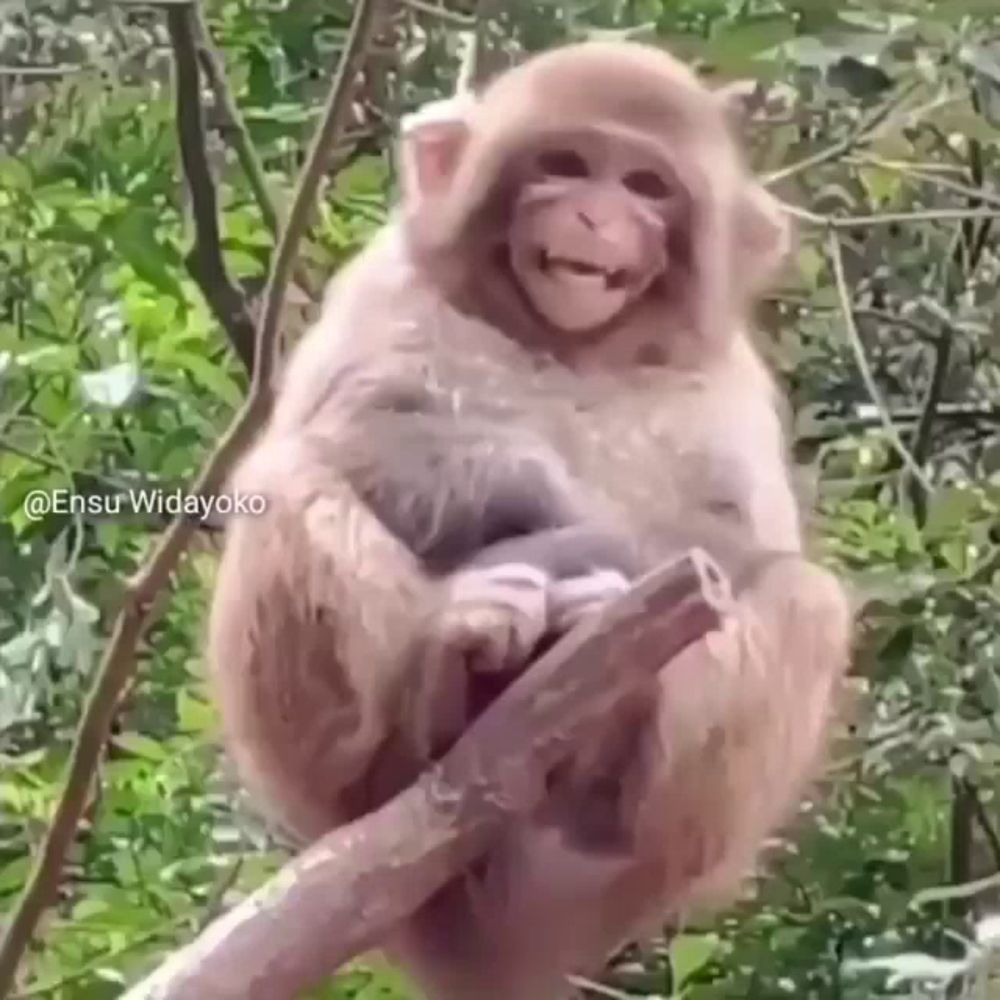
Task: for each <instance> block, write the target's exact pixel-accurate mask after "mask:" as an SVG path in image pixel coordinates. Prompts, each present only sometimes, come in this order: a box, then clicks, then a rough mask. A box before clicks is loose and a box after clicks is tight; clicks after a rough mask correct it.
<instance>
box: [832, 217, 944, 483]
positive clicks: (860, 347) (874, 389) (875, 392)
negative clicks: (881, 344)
mask: <svg viewBox="0 0 1000 1000" xmlns="http://www.w3.org/2000/svg"><path fill="white" fill-rule="evenodd" d="M827 244H828V247H829V252H830V262H831V264H832V266H833V276H834V279H835V281H836V285H837V294H838V296H839V298H840V309H841V314H842V315H843V317H844V329H845V331H846V333H847V339H848V341H849V343H850V345H851V350H852V351H853V352H854V358H855V361H856V362H857V365H858V370H859V372H860V373H861V378H862V380H863V381H864V383H865V388H866V389H867V390H868V395H869V397H870V398H871V401H872V403H873V404H874V405H875V407H876V408H877V409H878V412H879V417H880V419H881V423H882V427H883V429H884V430H885V433H886V436H887V437H888V439H889V443H890V444H891V445H892V447H893V448H894V449H895V451H896V453H897V454H898V455H899V457H900V459H901V460H902V462H903V465H905V466H906V468H907V469H909V470H910V472H911V473H912V474H913V477H914V479H915V480H916V481H917V482H918V483H920V485H921V486H922V487H923V488H924V489H925V490H926V491H927V492H928V493H929V492H931V489H932V488H931V483H930V481H929V480H928V479H927V477H926V475H924V471H923V469H921V468H920V466H919V465H918V464H917V462H916V460H915V459H914V458H913V456H912V455H911V454H910V452H909V450H908V449H907V447H906V445H905V444H904V443H903V439H902V438H901V437H900V436H899V431H898V430H896V425H895V424H894V423H893V422H892V417H890V416H889V410H888V408H887V406H886V404H885V400H883V398H882V393H881V392H880V391H879V388H878V385H877V384H876V382H875V377H874V375H873V374H872V370H871V368H870V366H869V364H868V358H867V357H866V356H865V348H864V344H862V343H861V337H860V336H859V335H858V328H857V327H856V326H855V324H854V314H853V313H852V311H851V296H850V292H849V291H848V288H847V279H846V278H845V277H844V257H843V251H842V250H841V249H840V238H839V237H838V235H837V233H836V232H831V233H830V235H829V238H828V240H827Z"/></svg>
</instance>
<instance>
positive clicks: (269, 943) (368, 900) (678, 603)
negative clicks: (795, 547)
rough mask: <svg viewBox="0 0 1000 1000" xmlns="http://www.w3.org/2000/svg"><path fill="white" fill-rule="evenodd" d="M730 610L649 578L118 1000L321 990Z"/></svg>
mask: <svg viewBox="0 0 1000 1000" xmlns="http://www.w3.org/2000/svg"><path fill="white" fill-rule="evenodd" d="M730 601H731V598H730V595H729V588H728V585H727V583H726V581H725V579H724V578H723V576H722V574H721V571H720V570H719V569H718V568H716V567H715V564H714V563H712V562H711V561H710V560H709V559H708V557H707V556H705V555H704V553H701V552H698V551H695V552H692V553H690V554H689V555H688V556H685V557H683V558H681V559H679V560H677V561H675V562H673V563H671V564H669V565H667V566H664V567H662V568H661V569H659V570H656V571H654V572H653V573H651V574H650V575H649V576H647V577H646V578H645V579H644V580H643V581H641V582H640V583H639V584H637V585H636V586H635V587H634V588H633V589H632V590H631V591H630V592H629V593H628V594H626V595H624V596H623V597H622V598H620V599H619V600H618V601H616V602H614V603H613V604H612V605H610V606H609V607H607V608H605V609H604V610H603V611H602V612H601V613H600V614H597V615H595V616H594V617H593V619H591V620H589V621H585V622H584V623H582V624H581V625H579V626H578V627H577V628H575V629H574V630H573V631H572V632H570V633H569V634H568V635H567V636H565V637H564V638H563V639H561V640H560V641H559V642H558V643H556V645H555V646H553V647H552V649H550V650H549V651H548V652H547V653H545V654H544V655H542V656H541V657H539V659H538V660H537V661H536V662H535V663H534V664H533V665H532V667H531V668H530V669H529V670H528V671H527V672H526V673H525V674H523V675H522V676H521V677H520V678H518V680H517V681H516V682H515V683H514V684H512V685H511V686H510V688H508V689H507V691H505V692H504V694H503V695H501V697H500V698H498V699H497V701H496V702H494V703H493V705H491V706H490V708H489V709H488V710H487V711H486V712H484V713H483V715H482V716H480V718H479V719H477V720H476V722H475V723H474V724H473V725H472V726H471V727H470V729H469V730H468V731H467V732H466V733H465V734H464V735H463V737H462V738H461V739H460V740H459V741H458V743H456V744H455V746H454V747H453V748H452V749H451V750H450V751H449V752H448V753H447V754H446V755H445V757H444V758H443V759H442V760H441V761H440V763H439V764H437V765H435V766H434V767H433V768H432V769H431V770H430V771H428V772H426V773H425V774H424V775H422V776H421V778H420V779H418V781H417V782H416V783H415V784H414V785H413V786H411V787H410V788H409V789H407V790H406V791H404V792H403V793H401V794H400V795H398V796H397V797H396V798H395V799H393V800H391V801H390V802H388V803H387V804H386V805H385V806H383V807H382V808H381V809H379V810H377V811H376V812H374V813H371V814H369V815H368V816H366V817H364V818H363V819H361V820H358V821H357V822H355V823H353V824H351V825H349V826H346V827H342V828H341V829H340V830H337V831H334V832H333V833H330V834H328V835H327V836H325V837H323V838H322V839H321V840H319V841H318V842H317V843H316V844H314V845H313V846H312V847H310V848H308V849H307V850H306V851H304V852H303V853H302V854H301V855H299V857H298V858H296V859H295V860H293V861H292V862H290V863H289V864H288V865H287V866H286V867H285V868H284V869H283V870H282V871H281V872H280V873H279V874H278V875H277V876H276V877H275V878H274V879H272V880H271V881H270V882H269V883H268V884H267V885H265V886H264V887H263V888H262V889H260V890H258V891H257V892H256V893H254V895H253V896H251V897H250V898H249V899H247V900H246V901H244V902H243V903H241V904H240V905H239V906H237V907H236V908H235V909H234V910H232V911H231V912H230V913H229V914H227V915H226V916H225V917H223V918H222V919H221V920H219V921H217V922H216V923H215V924H214V925H213V926H212V927H210V928H209V930H208V931H207V933H206V934H204V935H202V937H201V938H199V939H198V940H196V941H195V942H194V943H193V944H191V945H189V946H187V947H186V948H184V949H182V950H181V951H180V952H178V953H176V954H175V955H174V956H173V957H172V958H171V959H169V960H168V961H167V962H166V964H164V965H163V966H162V967H161V968H160V969H159V970H158V971H157V972H155V973H154V974H153V975H152V976H150V977H149V978H148V979H146V980H144V981H143V982H141V983H140V984H138V985H137V986H135V987H134V988H133V989H132V990H130V991H129V992H128V993H127V994H126V996H125V998H124V1000H187V998H190V997H197V998H198V1000H237V998H240V1000H286V998H289V1000H290V998H292V997H295V996H298V995H299V991H301V990H303V989H306V988H309V987H311V986H314V985H316V984H317V983H318V982H320V981H321V980H322V979H323V978H324V977H325V976H327V975H329V974H331V973H332V972H333V971H334V970H335V969H336V968H337V967H338V966H339V965H342V964H343V963H344V962H346V961H348V960H349V959H350V958H352V957H353V956H354V955H356V954H358V953H360V952H362V951H365V950H367V949H369V948H371V947H373V946H374V945H376V944H377V943H378V942H379V941H381V940H382V939H384V937H385V935H386V932H387V931H389V930H390V929H391V928H392V927H394V926H395V925H396V924H398V923H399V922H400V921H401V920H403V919H405V918H406V917H407V916H409V914H411V913H412V912H413V911H414V910H415V909H416V908H417V907H418V906H420V905H421V904H422V903H423V902H424V901H425V900H426V899H427V898H428V897H429V896H430V895H431V894H432V893H433V892H435V891H436V890H437V889H439V888H440V887H441V886H442V885H443V884H444V883H445V882H446V881H447V880H448V879H449V878H451V877H452V876H453V875H454V874H455V873H457V872H458V871H459V870H460V869H461V867H463V866H464V865H465V864H467V863H468V862H469V861H470V860H472V859H473V858H475V857H476V856H477V855H479V854H480V853H482V851H483V849H484V848H485V847H487V846H488V844H489V842H490V840H491V838H492V837H493V836H495V835H496V833H497V832H498V830H499V829H500V828H501V826H502V824H503V822H504V820H506V819H508V818H510V817H511V816H513V815H517V814H523V813H524V812H526V811H528V810H530V809H531V808H532V807H533V806H534V805H535V804H536V803H537V802H538V800H539V798H540V796H541V795H542V794H543V793H544V788H545V775H546V773H547V772H548V771H549V770H550V769H551V768H552V767H553V766H554V765H555V764H557V763H558V762H559V761H560V760H561V759H562V758H563V757H564V756H565V755H566V753H567V752H569V750H570V749H571V748H572V747H573V746H576V745H579V743H581V742H582V741H585V740H587V739H589V738H594V737H595V735H596V734H597V733H599V732H600V730H601V727H602V725H603V723H604V721H605V720H606V719H607V718H608V717H609V716H610V715H614V714H615V713H616V711H617V710H618V709H619V708H620V705H621V703H622V702H623V701H628V700H631V699H633V698H637V697H640V698H648V697H649V687H650V685H651V684H655V677H656V674H657V672H658V671H659V670H661V669H664V670H669V669H670V661H671V660H672V659H673V658H674V657H675V656H676V655H677V654H678V653H679V652H680V651H681V650H682V649H684V648H685V647H686V646H688V645H689V644H690V643H691V642H694V641H696V640H697V639H699V638H701V637H702V636H704V635H705V634H706V633H707V632H709V631H711V630H712V629H714V628H717V627H718V626H719V624H720V621H721V619H722V617H723V616H724V615H725V614H726V613H727V611H728V610H729V608H730V607H731V604H730ZM676 735H677V738H678V740H679V741H682V740H683V734H676ZM283 928H285V929H287V932H285V931H284V930H283Z"/></svg>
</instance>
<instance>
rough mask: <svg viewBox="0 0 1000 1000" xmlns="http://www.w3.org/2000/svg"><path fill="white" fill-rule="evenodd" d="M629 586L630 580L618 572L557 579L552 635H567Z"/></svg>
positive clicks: (552, 596) (551, 608) (551, 611)
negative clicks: (579, 622)
mask: <svg viewBox="0 0 1000 1000" xmlns="http://www.w3.org/2000/svg"><path fill="white" fill-rule="evenodd" d="M629 587H631V583H630V582H629V580H628V578H627V577H626V576H625V575H624V574H622V573H619V572H618V570H614V569H600V570H594V571H593V572H590V573H586V574H583V575H581V576H573V577H569V578H568V579H565V580H557V581H556V582H555V583H553V584H552V586H551V588H550V591H549V625H548V630H549V632H550V633H553V634H555V635H557V636H558V635H564V634H565V633H566V632H568V631H569V630H570V629H571V628H572V627H573V626H574V625H576V623H577V622H578V621H580V619H581V618H584V617H585V616H586V615H589V614H593V613H594V612H596V611H599V610H600V609H601V608H602V607H604V605H605V604H607V603H608V602H609V601H613V600H614V599H615V598H616V597H620V596H621V595H622V594H624V593H625V591H626V590H628V589H629Z"/></svg>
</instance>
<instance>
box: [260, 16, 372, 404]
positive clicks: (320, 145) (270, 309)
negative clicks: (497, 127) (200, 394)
mask: <svg viewBox="0 0 1000 1000" xmlns="http://www.w3.org/2000/svg"><path fill="white" fill-rule="evenodd" d="M385 3H386V0H358V3H357V5H356V6H355V8H354V18H353V20H352V22H351V28H350V33H349V35H348V38H347V41H346V43H345V45H344V51H343V52H342V53H341V56H340V63H339V65H338V66H337V75H336V77H335V79H334V81H333V85H332V88H331V90H330V96H329V98H328V99H327V102H326V105H325V106H324V108H323V117H322V119H321V121H320V124H319V127H318V128H317V130H316V134H315V136H314V137H313V141H312V145H311V146H310V148H309V152H308V153H307V155H306V161H305V165H304V166H303V168H302V175H301V177H300V179H299V184H298V188H297V189H296V191H295V196H294V198H293V199H292V207H291V209H290V210H289V213H288V222H287V224H286V227H285V230H284V232H283V233H282V235H281V238H280V239H279V241H278V247H277V250H276V251H275V254H274V262H273V264H272V267H271V275H270V278H269V279H268V283H267V290H266V292H265V294H264V307H263V310H262V312H261V323H260V327H259V328H258V330H257V346H256V349H255V351H254V355H255V357H256V358H257V363H256V365H255V366H254V372H253V386H254V389H255V392H254V393H252V395H253V396H254V398H260V399H261V400H265V399H269V397H270V392H271V387H270V382H271V376H272V373H273V371H274V366H275V362H276V358H275V357H274V351H275V349H276V348H277V343H276V341H275V340H271V341H269V345H268V346H269V349H270V351H271V353H270V355H269V356H267V357H265V356H264V354H262V353H261V351H262V346H263V345H262V341H263V340H265V339H266V338H265V336H264V332H265V331H266V330H272V329H276V328H277V326H278V323H279V321H280V318H281V310H282V307H283V306H284V304H285V293H286V291H287V286H288V278H289V276H290V275H291V271H292V267H293V265H294V263H295V255H296V251H297V249H298V244H299V239H300V238H301V236H302V234H303V233H305V231H306V228H307V227H308V225H309V216H310V215H311V213H312V212H313V209H314V208H315V201H316V195H317V192H318V191H319V186H320V183H321V182H322V180H323V175H324V174H325V172H326V167H327V163H328V160H329V158H330V155H331V153H332V152H333V150H334V148H335V147H336V145H337V143H338V142H339V141H340V137H341V132H342V131H343V128H344V119H345V118H346V117H347V113H348V111H349V110H350V107H351V98H352V96H353V90H354V79H355V77H356V76H357V75H358V72H359V71H360V70H361V67H362V65H363V62H364V58H365V53H366V52H367V49H368V43H369V41H370V40H371V38H372V36H373V34H374V32H375V26H376V22H377V20H378V18H377V13H378V11H379V9H380V8H381V7H382V6H383V5H384V4H385ZM258 394H259V395H258Z"/></svg>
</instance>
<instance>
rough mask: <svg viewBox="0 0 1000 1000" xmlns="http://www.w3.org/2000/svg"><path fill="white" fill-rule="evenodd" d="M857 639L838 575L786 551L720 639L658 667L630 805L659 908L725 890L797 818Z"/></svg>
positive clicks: (752, 587) (751, 587)
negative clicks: (655, 881) (658, 887)
mask: <svg viewBox="0 0 1000 1000" xmlns="http://www.w3.org/2000/svg"><path fill="white" fill-rule="evenodd" d="M850 634H851V613H850V609H849V606H848V602H847V599H846V596H845V594H844V591H843V589H842V588H841V586H840V584H839V583H838V582H837V580H836V579H835V578H834V577H833V576H832V575H831V574H829V573H827V572H826V571H824V570H823V569H820V568H819V567H817V566H814V565H812V564H810V563H808V562H806V561H805V560H804V559H802V558H800V557H797V556H779V557H775V558H773V559H771V560H769V561H767V562H766V563H764V565H763V566H762V567H760V568H759V569H758V570H756V571H755V572H754V573H753V574H752V575H751V576H750V578H749V579H748V581H747V582H746V584H745V586H744V587H743V588H742V590H741V591H740V593H739V594H738V599H737V605H736V609H735V613H734V614H733V616H732V618H731V620H729V621H728V622H727V623H726V624H725V626H724V628H723V629H722V630H721V631H720V632H716V633H712V634H710V635H708V636H707V637H706V638H705V639H704V640H702V641H701V642H699V643H696V644H694V645H693V646H691V647H689V648H688V649H687V650H685V652H684V653H682V654H681V656H679V657H677V658H675V660H674V661H672V662H671V663H668V664H665V665H664V667H663V669H662V670H661V672H660V676H659V699H658V700H659V705H658V709H657V717H656V724H655V727H651V736H652V737H653V738H652V739H651V740H650V741H649V742H648V743H647V745H646V747H645V748H644V750H643V754H642V769H643V781H642V783H641V787H642V791H641V793H640V798H639V801H638V803H637V806H636V811H635V817H636V818H635V828H636V842H637V850H638V852H639V853H640V855H642V856H643V857H645V858H652V859H659V864H660V867H661V869H662V879H663V885H662V900H661V902H662V904H663V907H662V908H666V907H669V909H670V910H671V911H672V912H677V911H681V912H683V910H684V909H685V908H686V907H687V906H690V905H696V904H703V903H710V902H713V901H715V900H717V899H722V898H725V897H726V896H728V895H730V894H731V893H732V892H733V891H734V890H735V889H736V888H737V887H738V884H739V882H740V880H741V879H742V878H743V877H744V876H745V875H747V874H748V873H749V872H750V870H751V868H752V866H753V864H754V861H755V859H756V855H757V853H758V851H759V849H760V847H761V844H762V843H763V841H764V839H765V838H766V837H767V836H769V835H770V834H771V833H773V831H774V830H775V828H776V827H777V826H779V825H780V824H781V823H783V822H784V821H786V820H787V819H788V818H789V815H790V813H791V812H792V810H793V809H794V807H795V805H796V804H797V802H798V801H799V798H800V796H801V795H802V794H803V792H804V790H805V788H806V786H807V784H808V782H809V780H810V779H811V778H813V777H814V776H815V773H816V771H817V769H818V765H819V762H820V759H821V756H822V753H823V751H824V749H825V746H826V742H827V736H828V732H829V728H830V724H831V721H832V717H833V712H834V708H835V702H836V686H837V684H838V682H839V680H840V678H841V677H842V675H843V673H844V671H845V670H846V668H847V665H848V660H849V645H850ZM646 891H647V892H648V890H646ZM635 892H636V893H637V895H640V896H641V890H640V887H636V889H635ZM659 915H660V916H662V914H659Z"/></svg>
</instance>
